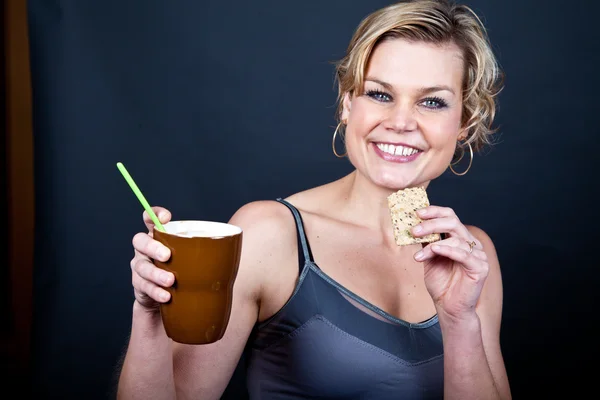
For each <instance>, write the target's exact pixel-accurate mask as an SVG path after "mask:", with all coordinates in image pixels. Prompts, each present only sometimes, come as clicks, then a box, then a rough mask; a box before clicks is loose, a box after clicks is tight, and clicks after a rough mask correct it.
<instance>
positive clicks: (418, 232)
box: [411, 216, 472, 239]
mask: <svg viewBox="0 0 600 400" xmlns="http://www.w3.org/2000/svg"><path fill="white" fill-rule="evenodd" d="M411 232H412V234H413V235H414V236H416V237H423V236H427V235H429V234H432V233H439V234H443V233H450V234H451V235H454V236H459V237H462V238H464V239H471V237H472V236H471V234H470V233H469V231H468V230H467V228H466V227H465V226H464V225H463V224H462V223H461V222H460V220H459V219H458V217H456V216H450V217H439V218H434V219H430V220H424V221H423V222H421V223H420V224H418V225H415V226H413V227H412V228H411Z"/></svg>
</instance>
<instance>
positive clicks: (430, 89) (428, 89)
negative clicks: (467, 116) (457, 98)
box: [365, 78, 456, 96]
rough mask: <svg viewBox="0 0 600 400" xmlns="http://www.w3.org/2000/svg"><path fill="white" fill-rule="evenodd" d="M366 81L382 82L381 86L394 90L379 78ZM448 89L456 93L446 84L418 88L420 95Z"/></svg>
mask: <svg viewBox="0 0 600 400" xmlns="http://www.w3.org/2000/svg"><path fill="white" fill-rule="evenodd" d="M366 81H370V82H375V83H378V84H380V85H381V86H383V87H384V88H386V89H387V90H390V91H391V90H393V86H392V85H391V84H389V83H387V82H384V81H381V80H379V79H375V78H366V79H365V82H366ZM444 90H446V91H448V92H450V93H452V94H456V93H454V90H453V89H452V88H451V87H450V86H446V85H436V86H429V87H422V88H419V89H417V92H418V93H419V95H421V96H422V95H425V94H428V93H433V92H441V91H444Z"/></svg>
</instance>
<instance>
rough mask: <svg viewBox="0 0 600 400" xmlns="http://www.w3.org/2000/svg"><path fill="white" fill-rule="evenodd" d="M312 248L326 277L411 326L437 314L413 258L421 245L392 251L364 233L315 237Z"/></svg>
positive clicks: (418, 266) (420, 267)
mask: <svg viewBox="0 0 600 400" xmlns="http://www.w3.org/2000/svg"><path fill="white" fill-rule="evenodd" d="M321 238H323V239H321ZM311 246H312V251H313V256H314V259H315V262H316V264H317V265H318V266H319V268H320V269H321V270H322V271H323V272H324V273H325V274H327V275H328V276H330V277H331V278H332V279H334V280H335V281H336V282H338V283H339V284H340V285H342V286H344V287H345V288H347V289H348V290H350V291H351V292H353V293H355V294H356V295H358V296H359V297H361V298H363V299H364V300H366V301H367V302H369V303H371V304H373V305H375V306H377V307H379V308H381V309H382V310H383V311H385V312H387V313H388V314H390V315H392V316H394V317H396V318H399V319H402V320H405V321H408V322H420V321H423V320H426V319H428V318H430V317H431V316H432V315H434V314H435V307H434V304H433V301H432V300H431V297H430V296H429V293H428V292H427V289H426V287H425V282H424V274H423V265H422V264H421V263H418V262H416V261H415V260H414V258H413V257H414V253H416V252H417V251H419V250H420V249H421V245H415V246H407V247H403V248H399V249H392V250H391V251H390V250H389V249H386V248H385V246H383V245H382V243H380V242H378V240H377V238H373V237H368V236H367V235H366V234H365V233H364V232H346V233H345V234H341V235H337V236H334V235H333V236H332V235H331V234H326V233H324V234H319V235H316V236H313V238H312V239H311Z"/></svg>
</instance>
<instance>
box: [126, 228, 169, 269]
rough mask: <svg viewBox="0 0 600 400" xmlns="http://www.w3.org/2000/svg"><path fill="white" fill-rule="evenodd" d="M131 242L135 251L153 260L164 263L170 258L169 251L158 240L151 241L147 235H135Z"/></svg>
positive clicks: (141, 233)
mask: <svg viewBox="0 0 600 400" xmlns="http://www.w3.org/2000/svg"><path fill="white" fill-rule="evenodd" d="M131 242H132V244H133V248H134V249H135V250H137V251H138V252H139V253H141V254H142V255H144V256H147V257H149V258H152V259H154V260H159V261H163V262H165V261H167V260H168V259H169V258H170V257H171V250H169V248H168V247H166V246H165V245H163V244H162V243H161V242H159V241H158V240H154V239H152V238H151V237H150V236H149V235H148V234H147V233H143V232H140V233H137V234H136V235H135V236H134V237H133V240H132V241H131Z"/></svg>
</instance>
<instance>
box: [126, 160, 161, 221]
mask: <svg viewBox="0 0 600 400" xmlns="http://www.w3.org/2000/svg"><path fill="white" fill-rule="evenodd" d="M117 168H119V171H121V174H122V175H123V178H125V180H126V181H127V183H128V184H129V187H131V190H133V193H135V195H136V196H137V198H138V200H139V201H140V203H142V206H144V209H145V210H146V212H147V213H148V215H149V216H150V218H152V222H154V225H155V226H156V228H157V229H158V230H159V231H161V232H164V231H165V228H164V227H163V226H162V224H161V223H160V221H159V220H158V217H157V216H156V214H155V213H154V211H152V208H151V207H150V204H148V202H147V201H146V198H145V197H144V195H143V194H142V192H140V189H139V188H138V187H137V185H136V184H135V182H134V181H133V178H132V177H131V175H129V172H127V170H126V169H125V166H124V165H123V164H122V163H120V162H118V163H117Z"/></svg>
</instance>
